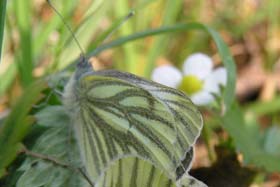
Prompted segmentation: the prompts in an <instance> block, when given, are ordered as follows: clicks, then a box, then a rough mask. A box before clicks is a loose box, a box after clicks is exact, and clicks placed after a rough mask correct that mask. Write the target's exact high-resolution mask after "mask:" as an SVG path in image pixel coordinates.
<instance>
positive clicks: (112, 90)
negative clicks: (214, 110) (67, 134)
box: [63, 57, 202, 181]
mask: <svg viewBox="0 0 280 187" xmlns="http://www.w3.org/2000/svg"><path fill="white" fill-rule="evenodd" d="M63 98H64V105H65V107H66V108H67V110H68V111H69V115H70V117H71V119H72V122H73V126H74V129H75V133H76V138H77V141H78V144H79V147H80V152H81V156H82V160H83V163H84V166H85V168H86V171H87V172H88V175H89V176H90V177H91V178H92V180H93V181H96V180H97V179H98V178H99V176H101V175H102V174H103V172H104V170H105V169H106V168H107V167H109V165H110V164H111V162H112V161H114V160H116V159H119V158H122V157H124V156H129V155H130V156H137V157H140V158H142V159H146V160H149V161H151V162H152V163H153V164H154V165H155V166H157V167H158V168H160V169H162V170H163V171H164V172H165V174H167V176H168V177H169V178H171V179H173V180H174V181H175V180H176V179H178V178H180V177H181V176H182V175H183V174H184V172H185V171H187V170H188V168H184V167H186V166H187V167H189V166H190V165H191V164H190V163H191V160H192V157H193V150H192V149H193V144H194V142H195V141H196V139H197V137H198V136H199V134H200V131H201V128H202V118H201V115H200V113H199V111H198V110H197V108H196V106H194V105H193V104H192V103H191V101H190V100H189V99H188V97H187V96H185V95H184V94H183V93H182V92H180V91H177V90H175V89H173V88H169V87H166V86H163V85H160V84H158V83H155V82H152V81H148V80H145V79H143V78H140V77H138V76H135V75H133V74H130V73H124V72H120V71H115V70H105V71H93V70H92V67H91V65H90V64H89V62H88V61H87V60H86V59H85V58H84V57H82V58H81V60H80V62H79V63H78V65H77V70H76V72H75V73H74V75H73V76H72V77H71V79H70V81H69V82H68V84H67V86H66V88H65V91H64V95H63Z"/></svg>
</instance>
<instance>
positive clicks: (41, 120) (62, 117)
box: [35, 106, 70, 127]
mask: <svg viewBox="0 0 280 187" xmlns="http://www.w3.org/2000/svg"><path fill="white" fill-rule="evenodd" d="M35 118H36V119H37V123H38V124H39V125H42V126H46V127H59V126H61V125H63V124H65V123H66V124H69V123H70V121H69V118H68V115H67V114H66V113H65V110H64V108H63V107H61V106H49V107H46V108H44V109H42V110H41V111H39V112H38V113H36V114H35Z"/></svg>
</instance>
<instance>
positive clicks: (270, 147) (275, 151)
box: [264, 126, 280, 158]
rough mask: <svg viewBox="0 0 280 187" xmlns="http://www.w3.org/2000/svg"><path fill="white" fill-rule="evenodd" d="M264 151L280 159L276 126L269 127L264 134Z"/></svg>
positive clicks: (278, 130)
mask: <svg viewBox="0 0 280 187" xmlns="http://www.w3.org/2000/svg"><path fill="white" fill-rule="evenodd" d="M264 150H265V151H266V152H267V153H269V154H271V155H275V156H279V158H280V128H279V127H278V126H272V127H270V128H269V129H268V130H267V132H266V134H265V141H264Z"/></svg>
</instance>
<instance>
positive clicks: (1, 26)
mask: <svg viewBox="0 0 280 187" xmlns="http://www.w3.org/2000/svg"><path fill="white" fill-rule="evenodd" d="M6 4H7V0H2V1H1V2H0V63H1V57H2V46H3V38H4V30H5V16H6Z"/></svg>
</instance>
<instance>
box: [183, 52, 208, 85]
mask: <svg viewBox="0 0 280 187" xmlns="http://www.w3.org/2000/svg"><path fill="white" fill-rule="evenodd" d="M212 68H213V62H212V60H211V58H210V57H209V56H207V55H205V54H202V53H195V54H193V55H191V56H189V57H188V58H187V59H186V60H185V62H184V64H183V72H184V74H185V75H195V76H197V77H198V78H199V79H201V80H204V79H205V77H206V76H207V75H209V74H210V72H211V71H212Z"/></svg>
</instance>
